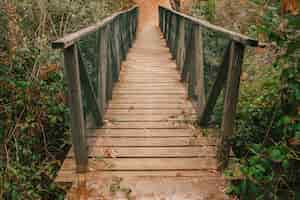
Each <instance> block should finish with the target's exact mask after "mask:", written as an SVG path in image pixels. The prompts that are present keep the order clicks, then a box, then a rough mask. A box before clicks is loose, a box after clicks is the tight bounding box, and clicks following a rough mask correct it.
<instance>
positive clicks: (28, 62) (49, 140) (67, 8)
mask: <svg viewBox="0 0 300 200" xmlns="http://www.w3.org/2000/svg"><path fill="white" fill-rule="evenodd" d="M8 2H9V3H10V4H11V5H10V6H15V8H16V9H13V10H15V11H16V13H13V14H14V15H15V16H17V20H16V22H17V24H15V26H18V27H11V26H8V24H9V20H10V19H9V18H8V17H7V16H8V14H11V13H9V12H11V10H9V11H8V10H5V9H0V24H1V26H0V31H1V35H0V52H1V53H0V86H1V90H0V124H1V126H0V141H1V143H0V177H1V178H0V199H7V200H18V199H20V200H21V199H28V200H30V199H34V200H36V199H64V191H62V190H61V189H60V188H59V187H58V186H57V185H55V184H54V183H53V179H54V178H55V176H56V173H57V171H58V169H59V167H60V165H61V161H62V160H63V159H64V156H65V154H66V152H67V150H68V149H69V147H70V144H69V135H70V130H69V112H68V108H67V106H66V100H65V99H66V97H65V93H66V89H65V88H66V87H65V83H64V79H63V70H62V66H63V65H62V64H61V60H62V57H61V54H60V53H59V52H56V51H53V50H52V49H51V48H50V47H49V42H50V41H51V40H54V39H55V38H57V37H60V36H62V35H64V34H66V33H68V32H72V31H75V30H78V29H80V28H82V27H84V26H87V25H89V24H91V23H94V22H95V21H98V20H100V19H101V18H103V17H105V16H106V15H109V14H111V13H112V12H114V11H117V10H119V9H122V8H125V7H127V6H129V5H130V4H129V3H130V2H129V0H122V1H117V2H115V1H111V0H101V1H98V0H92V1H88V2H87V1H83V0H76V1H74V0H63V1H61V0H60V1H58V0H53V1H52V0H51V1H40V0H36V1H32V0H18V1H8ZM4 3H5V2H1V3H0V7H1V8H5V7H4V6H3V5H4ZM2 25H3V26H2ZM13 28H15V29H19V30H20V32H19V33H18V41H19V42H18V44H16V46H14V47H10V46H8V43H9V41H10V40H12V39H13V38H11V37H12V36H11V35H9V34H8V33H9V32H12V31H13V30H10V29H13ZM2 33H3V34H2ZM10 48H13V49H14V51H13V52H14V55H13V56H12V57H8V54H9V51H10V50H11V49H10ZM2 141H3V142H2Z"/></svg>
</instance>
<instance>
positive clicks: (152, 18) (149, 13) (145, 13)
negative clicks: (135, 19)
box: [133, 0, 170, 31]
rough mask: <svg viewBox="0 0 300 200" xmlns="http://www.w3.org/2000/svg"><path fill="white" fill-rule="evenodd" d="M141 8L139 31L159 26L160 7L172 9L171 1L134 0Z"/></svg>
mask: <svg viewBox="0 0 300 200" xmlns="http://www.w3.org/2000/svg"><path fill="white" fill-rule="evenodd" d="M133 1H134V2H135V3H136V4H137V5H138V6H139V8H140V16H139V31H144V29H145V28H147V27H149V25H150V26H153V25H158V6H159V5H164V6H167V7H170V4H169V0H133Z"/></svg>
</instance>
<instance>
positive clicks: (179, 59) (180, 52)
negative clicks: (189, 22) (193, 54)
mask: <svg viewBox="0 0 300 200" xmlns="http://www.w3.org/2000/svg"><path fill="white" fill-rule="evenodd" d="M179 20H180V21H179V33H178V34H179V36H178V45H177V46H178V48H177V53H176V55H177V56H176V63H177V69H179V70H180V71H181V70H182V67H183V64H184V55H185V48H184V47H185V22H184V21H185V20H184V19H183V18H180V19H179Z"/></svg>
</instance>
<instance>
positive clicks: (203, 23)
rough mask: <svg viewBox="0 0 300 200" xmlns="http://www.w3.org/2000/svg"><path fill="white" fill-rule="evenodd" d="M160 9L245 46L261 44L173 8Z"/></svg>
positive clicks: (163, 7) (161, 7)
mask: <svg viewBox="0 0 300 200" xmlns="http://www.w3.org/2000/svg"><path fill="white" fill-rule="evenodd" d="M159 9H164V10H166V11H169V12H172V13H173V14H175V15H178V16H180V17H182V18H184V19H186V20H189V21H191V22H193V23H195V24H198V25H200V26H202V27H205V28H207V29H211V30H213V31H215V32H219V33H222V34H224V35H225V36H227V37H228V38H230V39H232V40H234V41H236V42H239V43H242V44H244V45H249V46H252V47H257V46H259V43H258V41H257V40H255V39H252V38H250V37H248V36H246V35H243V34H240V33H237V32H233V31H230V30H227V29H225V28H223V27H220V26H217V25H214V24H211V23H209V22H208V21H204V20H201V19H198V18H195V17H192V16H189V15H186V14H183V13H181V12H178V11H176V10H173V9H172V8H168V7H165V6H159Z"/></svg>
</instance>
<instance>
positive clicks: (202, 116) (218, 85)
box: [198, 42, 233, 126]
mask: <svg viewBox="0 0 300 200" xmlns="http://www.w3.org/2000/svg"><path fill="white" fill-rule="evenodd" d="M232 45H233V42H230V44H229V45H228V47H227V49H226V52H225V55H224V58H223V62H222V64H221V66H220V67H219V72H218V75H217V78H216V81H215V82H214V85H213V87H212V89H211V92H210V94H209V96H208V100H207V101H206V104H205V106H204V107H203V109H202V112H199V120H198V123H199V125H200V126H206V125H207V123H208V121H209V118H210V116H211V114H212V112H213V109H214V107H215V105H216V102H217V99H218V97H219V95H220V93H221V91H222V89H223V88H224V86H225V82H226V79H227V72H228V68H229V56H230V51H231V48H232Z"/></svg>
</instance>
